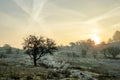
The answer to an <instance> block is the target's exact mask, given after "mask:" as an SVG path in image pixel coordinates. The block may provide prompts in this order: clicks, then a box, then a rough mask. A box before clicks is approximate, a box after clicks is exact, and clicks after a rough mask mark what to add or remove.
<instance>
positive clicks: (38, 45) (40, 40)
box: [23, 35, 57, 66]
mask: <svg viewBox="0 0 120 80" xmlns="http://www.w3.org/2000/svg"><path fill="white" fill-rule="evenodd" d="M23 49H24V50H25V53H26V54H28V55H29V56H30V58H31V59H32V60H33V62H34V66H37V60H39V59H40V58H41V57H42V56H44V55H46V54H53V52H54V51H56V50H57V47H56V43H55V42H54V41H53V40H52V39H49V38H44V37H37V36H34V35H29V36H28V37H27V38H25V39H24V43H23Z"/></svg>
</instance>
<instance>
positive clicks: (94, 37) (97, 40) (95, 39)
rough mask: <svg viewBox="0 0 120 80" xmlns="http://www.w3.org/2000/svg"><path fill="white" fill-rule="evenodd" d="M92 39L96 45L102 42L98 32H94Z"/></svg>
mask: <svg viewBox="0 0 120 80" xmlns="http://www.w3.org/2000/svg"><path fill="white" fill-rule="evenodd" d="M92 39H93V41H94V42H95V45H97V44H100V38H99V37H98V36H97V35H96V34H93V36H92Z"/></svg>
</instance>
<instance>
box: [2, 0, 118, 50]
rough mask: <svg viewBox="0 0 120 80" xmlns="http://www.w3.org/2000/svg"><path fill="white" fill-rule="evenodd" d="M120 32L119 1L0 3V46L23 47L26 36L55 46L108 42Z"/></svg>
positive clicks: (25, 0) (23, 0) (12, 0)
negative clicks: (49, 41) (76, 42)
mask: <svg viewBox="0 0 120 80" xmlns="http://www.w3.org/2000/svg"><path fill="white" fill-rule="evenodd" d="M116 30H120V0H0V46H3V45H4V44H10V45H12V46H13V47H18V48H22V43H23V39H24V38H25V37H27V36H28V35H30V34H32V35H37V36H39V35H41V36H45V37H49V38H52V39H54V40H55V41H56V43H57V44H60V45H67V44H69V43H70V42H75V41H78V40H85V39H88V38H91V39H95V40H98V39H99V41H107V40H108V39H109V38H110V37H112V35H113V33H114V32H115V31H116Z"/></svg>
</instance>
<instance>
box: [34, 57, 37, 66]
mask: <svg viewBox="0 0 120 80" xmlns="http://www.w3.org/2000/svg"><path fill="white" fill-rule="evenodd" d="M34 66H37V60H36V58H34Z"/></svg>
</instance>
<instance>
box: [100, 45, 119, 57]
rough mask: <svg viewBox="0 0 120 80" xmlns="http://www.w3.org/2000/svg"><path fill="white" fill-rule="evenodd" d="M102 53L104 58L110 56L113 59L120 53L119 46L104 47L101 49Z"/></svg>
mask: <svg viewBox="0 0 120 80" xmlns="http://www.w3.org/2000/svg"><path fill="white" fill-rule="evenodd" d="M102 53H103V54H104V56H105V57H106V58H108V57H112V58H114V59H115V58H116V57H117V56H118V55H119V54H120V48H118V47H114V46H111V47H106V48H104V49H102Z"/></svg>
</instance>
